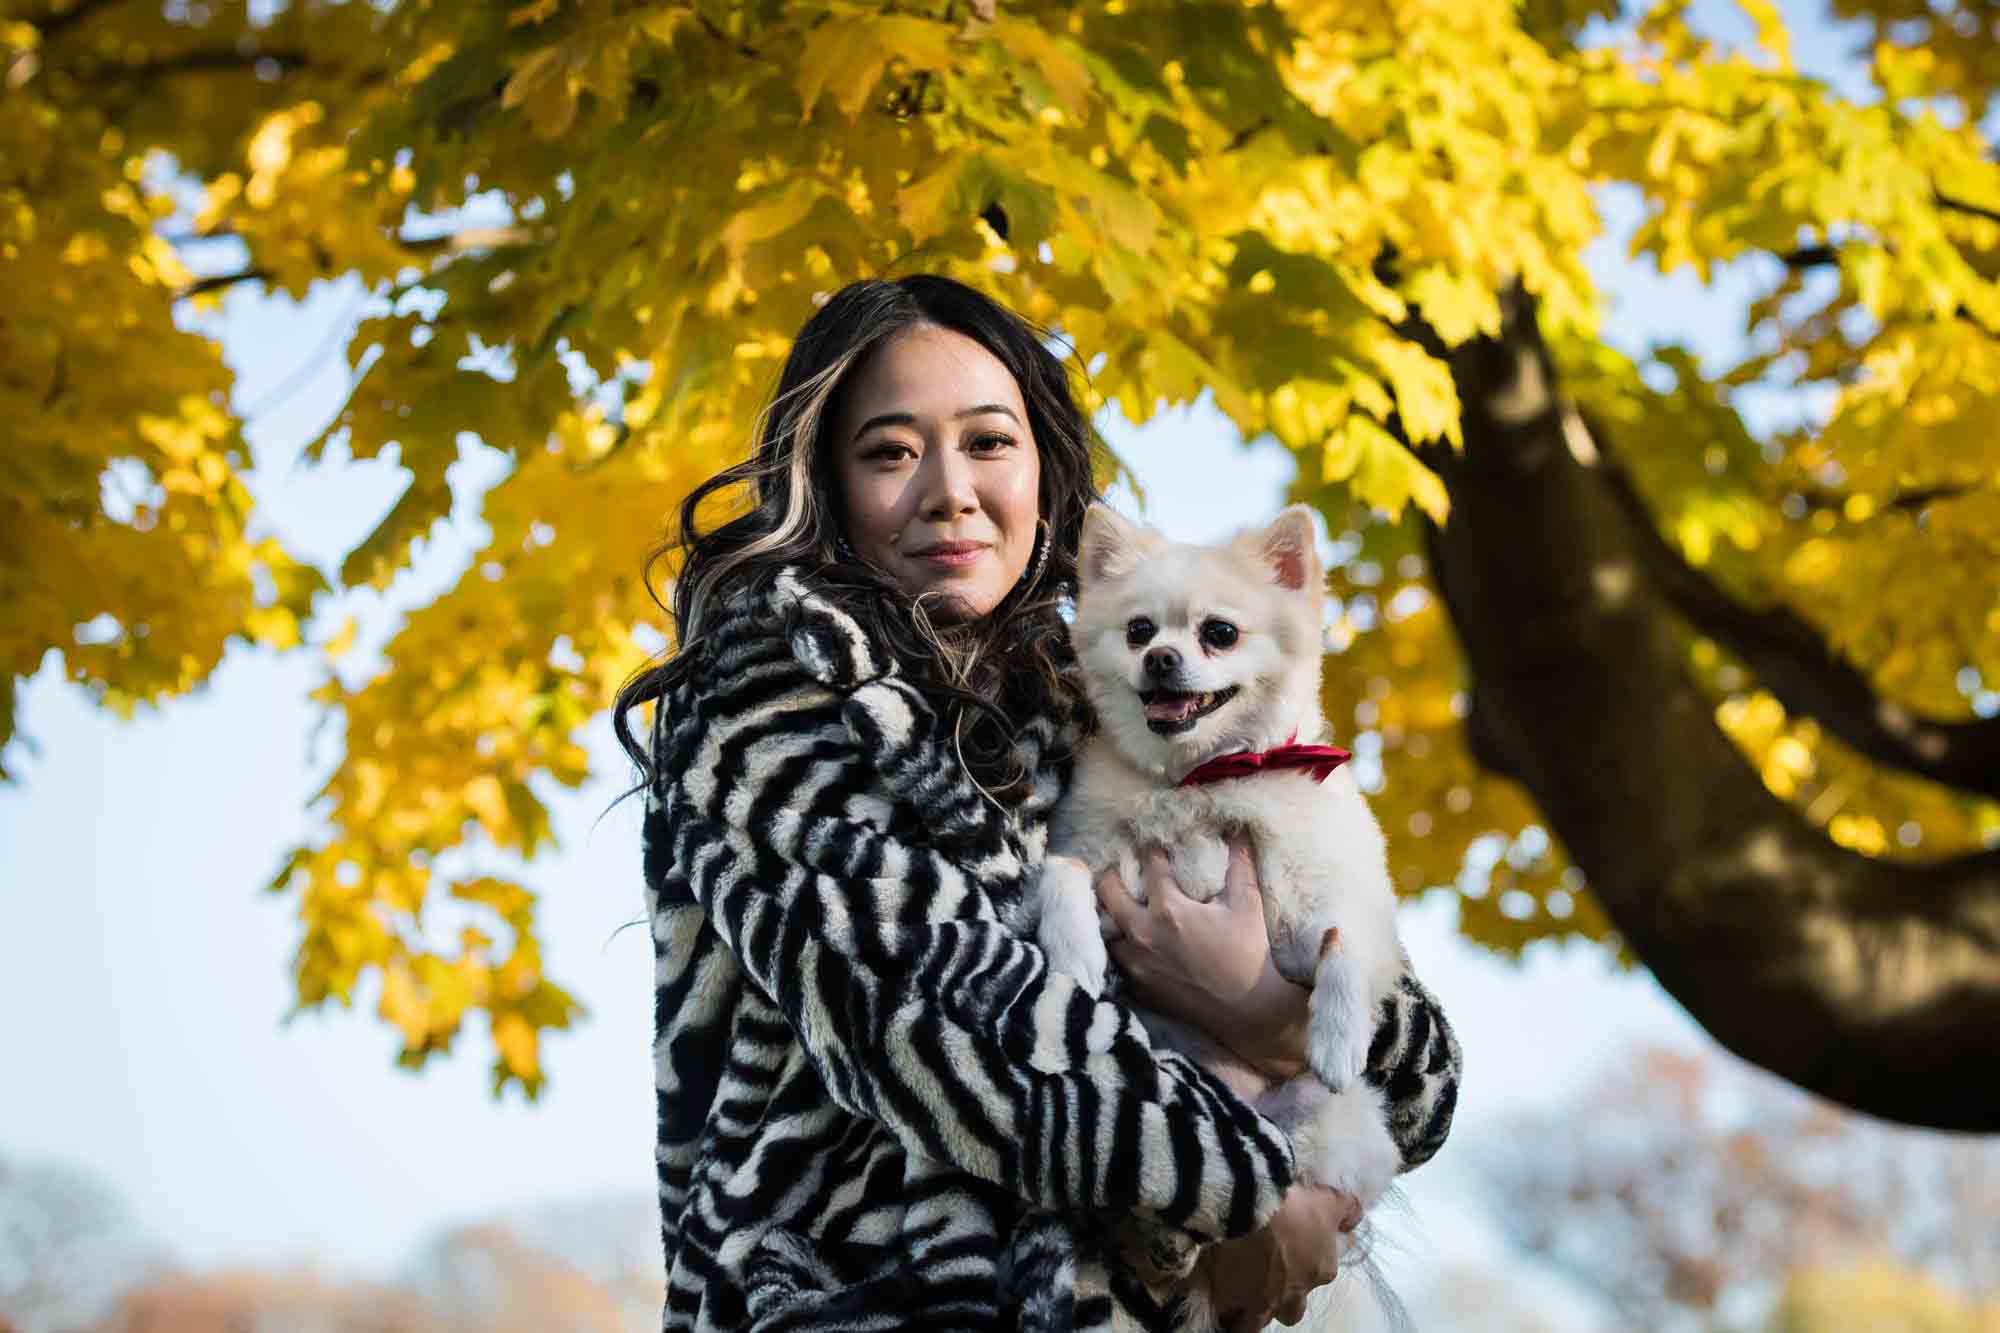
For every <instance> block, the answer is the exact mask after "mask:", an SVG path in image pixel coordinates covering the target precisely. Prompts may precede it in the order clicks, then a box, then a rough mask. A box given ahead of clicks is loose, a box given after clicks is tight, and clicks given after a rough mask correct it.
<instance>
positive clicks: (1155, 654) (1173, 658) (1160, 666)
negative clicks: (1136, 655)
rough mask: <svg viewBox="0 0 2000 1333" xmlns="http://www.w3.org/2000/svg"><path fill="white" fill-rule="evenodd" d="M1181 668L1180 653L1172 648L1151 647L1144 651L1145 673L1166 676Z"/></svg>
mask: <svg viewBox="0 0 2000 1333" xmlns="http://www.w3.org/2000/svg"><path fill="white" fill-rule="evenodd" d="M1180 669H1181V655H1180V653H1179V652H1177V651H1176V650H1174V649H1172V648H1151V649H1148V650H1147V652H1146V674H1147V675H1149V676H1157V677H1162V678H1164V677H1167V676H1171V675H1173V674H1174V673H1175V672H1176V671H1179V670H1180Z"/></svg>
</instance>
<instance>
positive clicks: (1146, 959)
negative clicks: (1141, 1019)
mask: <svg viewBox="0 0 2000 1333" xmlns="http://www.w3.org/2000/svg"><path fill="white" fill-rule="evenodd" d="M1141 873H1142V874H1143V875H1144V876H1145V889H1146V901H1145V902H1144V903H1143V904H1142V903H1139V902H1136V901H1134V900H1133V898H1132V895H1131V894H1130V893H1128V892H1127V891H1126V889H1125V884H1124V881H1123V880H1121V879H1120V878H1119V876H1118V872H1117V871H1116V870H1107V871H1105V872H1104V873H1103V874H1102V875H1100V876H1098V878H1097V901H1098V902H1099V904H1101V905H1102V906H1103V908H1104V910H1105V912H1106V913H1107V914H1108V915H1109V916H1110V917H1111V920H1112V922H1113V923H1114V924H1115V925H1116V926H1117V927H1118V929H1119V931H1120V936H1119V938H1117V939H1113V940H1110V941H1108V942H1107V947H1108V949H1109V951H1110V954H1111V957H1112V958H1113V959H1114V960H1116V962H1117V964H1118V967H1119V969H1120V970H1121V971H1122V972H1124V974H1125V977H1126V979H1127V980H1128V981H1130V982H1131V983H1132V987H1133V990H1134V991H1135V992H1136V993H1137V995H1138V998H1139V1000H1140V1001H1141V1002H1142V1003H1144V1004H1145V1005H1146V1006H1147V1007H1148V1008H1150V1009H1154V1010H1157V1011H1158V1012H1160V1013H1163V1014H1165V1015H1167V1016H1168V1017H1169V1018H1177V1019H1179V1020H1181V1021H1182V1022H1184V1023H1189V1024H1192V1025H1193V1026H1195V1027H1198V1028H1200V1029H1201V1030H1202V1031H1204V1032H1206V1033H1208V1034H1209V1036H1211V1037H1213V1038H1215V1040H1216V1041H1218V1042H1220V1043H1222V1044H1223V1045H1224V1046H1226V1047H1228V1048H1229V1049H1230V1050H1231V1051H1234V1052H1235V1053H1236V1055H1237V1057H1238V1058H1239V1059H1242V1060H1244V1061H1246V1062H1247V1063H1249V1064H1251V1065H1253V1066H1254V1067H1256V1068H1257V1069H1258V1070H1260V1071H1262V1072H1263V1073H1264V1074H1266V1075H1268V1076H1270V1077H1272V1078H1278V1079H1285V1078H1292V1077H1294V1076H1296V1075H1298V1074H1301V1073H1303V1072H1305V1068H1306V1042H1305V1036H1306V1023H1307V1019H1308V1016H1309V1010H1308V1007H1307V1006H1308V1000H1309V998H1310V996H1311V992H1310V991H1308V990H1307V989H1306V988H1305V987H1303V986H1297V985H1294V984H1292V983H1291V982H1289V981H1287V980H1285V978H1284V977H1282V976H1280V975H1279V973H1278V969H1277V968H1276V967H1275V966H1274V965H1273V964H1272V962H1271V940H1270V936H1269V935H1268V934H1267V933H1266V932H1267V927H1266V926H1265V924H1264V899H1263V895H1262V894H1260V893H1259V892H1258V891H1257V871H1256V867H1255V865H1254V864H1253V863H1252V859H1251V856H1250V849H1249V847H1248V845H1247V844H1245V843H1244V842H1242V841H1241V840H1240V839H1231V840H1230V842H1229V870H1228V873H1227V874H1226V875H1224V877H1223V881H1222V892H1221V893H1220V894H1219V895H1217V896H1216V897H1215V898H1213V899H1211V900H1210V901H1208V902H1205V903H1202V902H1196V901H1195V900H1194V899H1192V898H1190V897H1188V896H1187V895H1186V894H1184V893H1182V892H1181V889H1180V886H1179V885H1178V884H1176V883H1175V882H1174V878H1173V875H1172V873H1171V872H1170V871H1169V869H1168V866H1167V857H1166V853H1164V852H1161V851H1158V850H1155V851H1153V852H1151V853H1149V854H1148V855H1147V856H1146V859H1145V862H1144V864H1143V866H1142V867H1141Z"/></svg>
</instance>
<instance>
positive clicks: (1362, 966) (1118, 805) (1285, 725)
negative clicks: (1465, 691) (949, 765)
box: [1039, 505, 1404, 1326]
mask: <svg viewBox="0 0 2000 1333" xmlns="http://www.w3.org/2000/svg"><path fill="white" fill-rule="evenodd" d="M1311 512H1312V511H1311V510H1310V509H1308V508H1306V507H1305V506H1303V505H1294V506H1292V507H1291V508H1289V509H1286V510H1285V511H1284V512H1283V513H1281V514H1279V515H1278V517H1277V519H1276V520H1275V521H1273V522H1272V523H1271V525H1270V526H1269V527H1266V528H1262V529H1253V530H1251V531H1248V532H1245V533H1243V534H1242V535H1241V536H1239V537H1237V538H1236V539H1235V540H1234V541H1232V542H1229V543H1227V544H1224V545H1221V546H1192V545H1183V544H1179V543H1175V542H1170V541H1168V540H1166V539H1165V538H1163V537H1161V536H1160V535H1159V534H1157V533H1155V532H1152V531H1150V530H1148V529H1145V528H1141V527H1139V526H1137V525H1135V524H1133V523H1130V522H1128V521H1127V520H1125V519H1123V518H1121V517H1119V516H1118V515H1117V514H1115V513H1113V512H1112V511H1111V510H1109V509H1107V508H1105V507H1103V506H1102V505H1099V506H1097V507H1095V508H1093V509H1092V510H1091V511H1090V513H1089V515H1088V516H1087V517H1086V518H1085V520H1084V525H1083V536H1082V542H1081V548H1080V550H1079V553H1078V558H1077V571H1078V572H1077V580H1078V583H1077V601H1076V618H1075V621H1074V623H1073V624H1072V625H1071V627H1070V637H1071V641H1072V643H1073V644H1074V647H1075V650H1076V655H1077V660H1078V663H1079V665H1080V667H1081V669H1082V676H1083V681H1084V688H1085V691H1086V693H1087V694H1088V695H1089V698H1090V703H1091V706H1092V708H1093V709H1094V710H1095V712H1096V715H1097V730H1096V732H1095V734H1094V735H1093V736H1091V738H1090V739H1089V740H1088V741H1087V742H1086V743H1085V746H1084V748H1083V749H1082V751H1081V752H1080V753H1079V754H1078V756H1077V763H1076V771H1075V775H1074V778H1073V780H1072V783H1071V786H1070V790H1069V793H1068V794H1067V795H1066V796H1065V798H1064V800H1063V803H1062V805H1061V806H1060V807H1059V808H1058V809H1057V811H1056V814H1055V820H1054V824H1053V827H1052V829H1051V834H1050V842H1049V850H1050V857H1049V860H1048V863H1047V865H1046V867H1045V868H1044V870H1043V873H1042V880H1041V913H1042V915H1041V924H1040V928H1039V937H1040V943H1041V946H1042V948H1043V950H1044V951H1046V952H1047V954H1048V956H1049V961H1050V965H1051V966H1052V967H1054V968H1056V969H1057V970H1059V971H1062V972H1065V973H1067V974H1068V975H1070V976H1072V977H1075V978H1076V979H1077V980H1078V981H1080V982H1081V983H1082V984H1083V985H1084V986H1085V987H1086V988H1087V989H1089V990H1090V991H1091V992H1092V993H1093V994H1099V993H1102V991H1103V988H1104V985H1105V980H1106V971H1105V969H1106V964H1107V956H1106V951H1105V938H1106V935H1107V933H1108V932H1111V931H1114V930H1115V927H1114V926H1112V925H1111V923H1110V921H1109V919H1108V918H1104V917H1103V916H1102V914H1101V913H1100V911H1099V909H1098V905H1097V899H1096V895H1095V893H1094V892H1093V890H1092V879H1093V877H1094V876H1095V875H1096V874H1097V873H1098V872H1101V871H1102V870H1104V869H1105V868H1107V867H1116V868H1117V870H1118V873H1119V877H1120V878H1121V879H1122V880H1123V881H1124V883H1125V885H1126V888H1127V889H1128V891H1130V892H1131V893H1132V895H1133V896H1134V897H1135V898H1141V899H1143V895H1144V888H1143V885H1142V880H1141V876H1140V873H1139V864H1140V858H1141V856H1142V855H1143V854H1144V853H1145V852H1147V851H1149V850H1151V849H1153V848H1159V849H1162V850H1164V851H1165V852H1166V853H1167V856H1168V858H1169V861H1170V864H1171V866H1172V870H1173V876H1174V879H1175V881H1176V882H1177V883H1178V884H1179V885H1180V887H1181V890H1182V891H1183V892H1185V893H1187V894H1188V895H1189V896H1190V897H1193V898H1197V899H1199V900H1201V901H1204V902H1206V901H1208V900H1210V899H1212V898H1214V897H1215V896H1216V895H1218V894H1219V893H1221V891H1222V887H1223V872H1224V869H1225V866H1226V864H1227V860H1228V851H1227V848H1226V847H1225V845H1224V839H1225V838H1226V837H1241V836H1243V835H1247V836H1248V841H1249V843H1250V846H1251V850H1252V853H1253V856H1254V858H1255V865H1256V870H1257V887H1258V889H1259V891H1260V893H1261V894H1262V897H1263V904H1264V923H1265V926H1266V928H1267V929H1268V930H1269V933H1270V940H1271V956H1272V961H1273V963H1274V965H1275V966H1276V967H1277V970H1278V971H1279V972H1280V973H1282V974H1283V975H1284V976H1285V977H1287V978H1288V979H1290V980H1293V981H1295V982H1298V983H1299V984H1301V985H1309V986H1310V987H1311V989H1312V996H1311V1008H1310V1013H1311V1023H1310V1026H1309V1028H1308V1036H1307V1062H1308V1065H1309V1067H1310V1072H1309V1073H1307V1074H1303V1075H1301V1076H1299V1077H1298V1078H1294V1079H1290V1080H1285V1081H1274V1080H1272V1079H1271V1078H1270V1077H1269V1076H1267V1075H1265V1074H1263V1073H1262V1072H1260V1071H1259V1070H1257V1069H1255V1068H1253V1067H1252V1066H1250V1065H1248V1064H1246V1063H1244V1062H1243V1061H1242V1060H1240V1059H1238V1058H1237V1057H1235V1056H1234V1055H1232V1054H1231V1053H1230V1051H1229V1050H1228V1049H1227V1048H1225V1047H1223V1046H1222V1045H1221V1044H1219V1043H1218V1042H1216V1041H1214V1040H1213V1039H1212V1038H1210V1037H1209V1036H1208V1035H1207V1034H1206V1033H1203V1032H1201V1031H1199V1030H1197V1029H1195V1028H1192V1027H1190V1026H1188V1025H1186V1024H1183V1023H1178V1022H1176V1021H1174V1020H1172V1019H1170V1018H1167V1017H1166V1016H1164V1015H1160V1014H1154V1013H1150V1012H1147V1011H1144V1010H1141V1011H1140V1012H1141V1016H1142V1017H1143V1019H1144V1021H1145V1023H1146V1027H1147V1030H1148V1031H1149V1032H1150V1033H1151V1034H1152V1035H1153V1037H1154V1038H1155V1040H1157V1041H1160V1042H1162V1043H1163V1044H1165V1045H1167V1046H1170V1047H1172V1048H1174V1049H1176V1050H1179V1051H1182V1052H1184V1053H1185V1054H1187V1055H1189V1056H1190V1057H1192V1058H1194V1059H1196V1060H1198V1061H1199V1062H1200V1063H1201V1064H1203V1065H1204V1066H1205V1067H1207V1068H1208V1069H1209V1070H1210V1071H1212V1072H1213V1073H1215V1074H1217V1075H1218V1076H1220V1077H1221V1078H1223V1079H1224V1080H1225V1081H1226V1082H1228V1083H1229V1085H1230V1086H1231V1087H1232V1088H1234V1089H1235V1090H1236V1091H1237V1092H1238V1093H1240V1094H1241V1095H1243V1096H1244V1097H1246V1098H1247V1099H1249V1100H1250V1101H1251V1102H1252V1104H1253V1105H1255V1106H1256V1107H1257V1108H1258V1109H1259V1110H1260V1111H1262V1112H1263V1113H1264V1114H1266V1115H1268V1116H1269V1117H1270V1118H1271V1119H1272V1120H1274V1121H1275V1122H1276V1123H1278V1124H1279V1125H1280V1126H1281V1127H1283V1128H1284V1129H1285V1130H1286V1132H1287V1133H1288V1134H1290V1135H1291V1138H1292V1144H1293V1148H1294V1150H1295V1152H1296V1155H1297V1159H1298V1162H1299V1169H1300V1173H1301V1176H1302V1178H1304V1179H1307V1180H1310V1181H1313V1182H1315V1183H1317V1184H1321V1185H1327V1186H1331V1187H1332V1188H1334V1189H1338V1190H1343V1191H1345V1192H1347V1193H1348V1194H1350V1195H1352V1196H1353V1197H1354V1198H1356V1199H1357V1200H1359V1201H1360V1203H1361V1205H1362V1206H1363V1207H1364V1208H1366V1207H1368V1206H1369V1205H1372V1204H1373V1203H1374V1202H1375V1201H1376V1200H1377V1199H1378V1198H1380V1197H1381V1195H1382V1193H1383V1191H1384V1190H1385V1189H1386V1188H1387V1187H1388V1185H1389V1183H1390V1181H1391V1179H1392V1178H1393V1177H1394V1176H1395V1174H1396V1171H1397V1169H1398V1167H1399V1166H1400V1165H1401V1157H1400V1155H1399V1153H1398V1152H1397V1149H1396V1145H1395V1142H1394V1140H1393V1139H1391V1137H1390V1135H1389V1129H1388V1124H1387V1116H1386V1112H1385V1109H1384V1107H1383V1104H1382V1099H1381V1096H1380V1094H1379V1093H1378V1092H1377V1091H1376V1090H1375V1089H1374V1088H1373V1087H1371V1086H1370V1085H1369V1084H1368V1083H1367V1082H1366V1081H1365V1080H1364V1079H1363V1078H1362V1070H1363V1067H1364V1065H1365V1064H1366V1061H1367V1056H1368V1047H1369V1043H1370V1041H1371V1039H1372V1038H1373V1036H1374V1033H1375V1023H1376V1018H1377V1015H1378V1014H1379V1012H1380V1006H1381V1004H1382V1001H1383V1000H1384V998H1385V997H1387V996H1388V995H1389V993H1390V991H1391V990H1392V988H1393V987H1394V986H1395V985H1396V983H1397V980H1398V978H1399V977H1400V976H1401V974H1402V970H1403V967H1404V962H1403V953H1402V948H1401V945H1400V944H1399V943H1398V941H1397V938H1396V919H1395V912H1396V901H1395V893H1394V890H1393V889H1392V888H1391V886H1390V882H1389V871H1388V864H1387V859H1386V849H1385V845H1384V843H1383V839H1382V831H1381V828H1380V826H1378V825H1377V824H1376V822H1375V817H1374V815H1373V814H1372V813H1371V812H1370V811H1369V809H1368V804H1367V802H1366V801H1365V800H1364V799H1363V798H1362V795H1361V791H1360V789H1359V788H1358V787H1357V786H1356V785H1355V783H1354V778H1353V776H1352V773H1351V772H1350V770H1348V769H1347V768H1344V767H1340V766H1339V764H1340V761H1341V760H1342V759H1344V758H1345V757H1346V755H1345V752H1344V751H1339V750H1333V749H1331V748H1330V747H1328V746H1325V745H1322V744H1317V742H1321V741H1323V740H1324V739H1325V738H1326V736H1327V730H1328V729H1327V725H1326V719H1325V718H1324V716H1323V715H1322V713H1321V709H1320V697H1319V696H1320V656H1321V652H1322V641H1321V636H1322V632H1323V631H1322V626H1321V618H1320V616H1321V603H1322V600H1323V598H1324V596H1325V571H1324V570H1323V568H1322V567H1321V565H1320V561H1319V555H1318V551H1317V549H1316V547H1315V545H1314V537H1313V524H1312V519H1311ZM1150 1243H1152V1244H1154V1245H1155V1246H1156V1247H1157V1241H1154V1242H1150ZM1159 1258H1161V1259H1162V1260H1163V1261H1164V1263H1165V1266H1166V1267H1168V1268H1169V1269H1171V1268H1172V1267H1173V1266H1174V1265H1175V1264H1179V1265H1180V1266H1181V1273H1180V1275H1181V1276H1185V1271H1186V1270H1185V1265H1186V1264H1187V1263H1190V1262H1191V1261H1192V1255H1191V1254H1190V1253H1188V1252H1187V1250H1185V1249H1184V1250H1183V1251H1182V1252H1181V1253H1180V1254H1179V1255H1178V1256H1176V1255H1174V1254H1172V1253H1171V1251H1170V1252H1169V1253H1167V1254H1163V1255H1160V1256H1159ZM1151 1267H1152V1272H1153V1274H1154V1275H1155V1276H1157V1277H1161V1278H1166V1277H1171V1276H1173V1274H1172V1273H1171V1271H1169V1272H1164V1273H1163V1272H1161V1271H1160V1268H1161V1265H1160V1264H1155V1265H1152V1266H1151ZM1204 1322H1212V1319H1211V1320H1208V1321H1204ZM1196 1326H1200V1325H1199V1324H1197V1325H1196Z"/></svg>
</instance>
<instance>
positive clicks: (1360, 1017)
mask: <svg viewBox="0 0 2000 1333" xmlns="http://www.w3.org/2000/svg"><path fill="white" fill-rule="evenodd" d="M1319 960H1320V961H1319V968H1318V970H1317V972H1316V974H1315V976H1314V979H1313V989H1312V1000H1311V1003H1310V1017H1309V1020H1308V1022H1307V1025H1306V1063H1307V1064H1308V1065H1310V1066H1311V1067H1312V1071H1313V1073H1314V1074H1315V1075H1317V1076H1318V1078H1319V1081H1320V1082H1322V1083H1324V1084H1326V1086H1327V1087H1329V1088H1331V1089H1332V1090H1333V1091H1335V1092H1345V1091H1347V1090H1348V1089H1349V1088H1351V1087H1353V1086H1354V1085H1355V1083H1356V1082H1358V1081H1359V1080H1360V1078H1361V1071H1362V1070H1363V1069H1365V1068H1367V1065H1368V1046H1369V1043H1370V1041H1371V1040H1372V1039H1373V1038H1374V1035H1375V1034H1374V1031H1373V1029H1372V1028H1371V1027H1370V1026H1369V1024H1368V1019H1369V1017H1370V1012H1369V1008H1368V1003H1367V999H1366V997H1365V996H1363V995H1362V994H1361V986H1360V980H1361V979H1360V978H1359V977H1358V976H1357V975H1356V974H1355V969H1354V968H1352V967H1349V966H1347V965H1346V962H1345V960H1344V959H1342V958H1341V956H1340V930H1339V928H1338V927H1334V926H1330V927H1328V928H1327V931H1326V934H1325V937H1324V938H1323V939H1322V941H1321V943H1320V952H1319Z"/></svg>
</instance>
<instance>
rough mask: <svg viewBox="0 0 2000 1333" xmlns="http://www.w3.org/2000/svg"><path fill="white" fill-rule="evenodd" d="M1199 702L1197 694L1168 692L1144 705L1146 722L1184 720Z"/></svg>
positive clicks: (1199, 698) (1199, 697)
mask: <svg viewBox="0 0 2000 1333" xmlns="http://www.w3.org/2000/svg"><path fill="white" fill-rule="evenodd" d="M1200 702H1201V696H1200V695H1198V694H1169V695H1162V696H1160V697H1158V698H1155V699H1153V700H1152V701H1151V702H1150V703H1148V704H1147V705H1146V720H1147V721H1148V722H1184V721H1186V720H1187V717H1188V714H1190V713H1192V712H1194V710H1195V705H1197V704H1199V703H1200Z"/></svg>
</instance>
